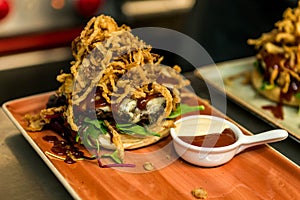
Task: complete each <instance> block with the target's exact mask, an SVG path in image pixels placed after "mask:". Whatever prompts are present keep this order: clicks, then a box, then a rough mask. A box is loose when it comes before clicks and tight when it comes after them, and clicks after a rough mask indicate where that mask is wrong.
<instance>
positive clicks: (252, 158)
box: [4, 93, 300, 200]
mask: <svg viewBox="0 0 300 200" xmlns="http://www.w3.org/2000/svg"><path fill="white" fill-rule="evenodd" d="M50 94H51V93H44V94H40V95H35V96H31V97H26V98H22V99H18V100H14V101H10V102H8V103H6V104H4V110H5V111H6V112H7V114H8V115H9V117H10V118H11V119H12V121H13V122H14V123H15V124H16V126H17V127H18V128H19V129H20V131H21V132H22V134H23V135H24V137H25V138H26V139H27V140H28V142H29V143H30V144H31V145H32V146H33V148H34V149H35V150H36V152H37V153H38V154H39V155H40V156H41V158H42V159H43V160H44V161H45V163H46V164H47V165H48V166H49V168H50V169H51V170H52V171H53V173H54V174H55V175H56V176H57V178H58V179H59V180H60V181H61V182H62V183H63V185H64V186H65V187H66V189H67V190H68V191H69V192H70V193H71V195H73V197H74V198H81V199H108V200H109V199H126V200H130V199H144V200H147V199H153V200H160V199H195V197H193V196H192V194H191V191H192V190H193V189H194V188H198V187H202V188H204V189H205V190H206V191H207V192H208V197H207V199H222V200H224V199H300V192H299V188H298V186H299V185H300V169H299V166H297V165H296V164H294V163H292V162H291V161H290V160H288V159H287V158H286V157H284V156H283V155H281V154H280V153H278V152H277V151H275V150H274V149H272V148H271V147H269V146H268V145H261V146H257V147H254V148H250V149H248V150H246V151H244V152H242V153H240V154H238V155H237V156H235V157H234V159H232V160H231V161H230V162H229V163H227V164H224V165H222V166H219V167H215V168H203V167H197V166H194V165H191V164H189V163H187V162H185V161H184V160H182V159H181V158H178V156H177V155H176V153H175V151H174V149H173V146H172V140H171V137H170V136H169V137H167V138H165V139H164V140H161V141H159V142H158V143H155V144H153V145H151V146H148V147H144V148H141V149H137V150H131V151H127V152H126V155H125V162H127V163H134V164H136V167H135V168H100V167H99V166H98V165H97V162H96V161H78V162H76V163H75V164H66V163H64V162H63V161H61V160H59V159H56V158H53V157H48V156H46V155H45V154H44V152H45V151H50V148H51V146H52V145H51V144H50V143H48V142H46V141H44V140H43V139H42V137H43V136H45V135H56V133H54V132H52V131H49V130H45V131H41V132H26V131H25V130H24V129H23V128H24V125H25V124H24V121H23V116H24V114H26V113H37V112H39V110H40V109H41V108H44V106H45V104H46V102H47V99H48V97H49V95H50ZM190 100H191V99H189V101H190ZM197 102H200V104H204V105H205V108H206V109H205V111H203V112H202V111H201V113H200V114H213V115H222V114H220V113H219V112H218V111H216V110H215V109H213V108H212V107H211V106H210V105H209V104H208V103H207V102H206V101H204V100H202V99H200V98H198V97H197ZM194 114H195V113H194ZM241 128H242V127H241ZM242 130H243V132H244V133H245V134H251V133H249V132H248V131H247V130H245V129H243V128H242ZM107 162H109V161H107ZM145 162H151V163H152V164H153V165H154V170H152V171H146V170H145V169H144V168H143V164H144V163H145Z"/></svg>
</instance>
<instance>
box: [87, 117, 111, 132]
mask: <svg viewBox="0 0 300 200" xmlns="http://www.w3.org/2000/svg"><path fill="white" fill-rule="evenodd" d="M84 122H85V123H88V124H90V125H93V126H95V127H96V128H97V129H98V130H100V132H101V133H102V134H105V133H107V127H106V126H105V124H104V121H102V120H98V119H90V118H88V117H86V118H84Z"/></svg>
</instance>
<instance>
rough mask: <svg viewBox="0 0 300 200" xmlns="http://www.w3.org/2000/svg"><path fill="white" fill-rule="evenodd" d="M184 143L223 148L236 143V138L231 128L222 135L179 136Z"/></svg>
mask: <svg viewBox="0 0 300 200" xmlns="http://www.w3.org/2000/svg"><path fill="white" fill-rule="evenodd" d="M178 137H179V138H180V139H181V140H182V141H184V142H186V143H189V144H192V145H195V146H199V147H223V146H228V145H231V144H233V143H235V141H236V136H235V134H234V132H233V131H232V130H231V129H230V128H226V129H224V130H223V131H222V133H211V134H207V135H199V136H178Z"/></svg>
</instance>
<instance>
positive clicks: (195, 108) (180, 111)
mask: <svg viewBox="0 0 300 200" xmlns="http://www.w3.org/2000/svg"><path fill="white" fill-rule="evenodd" d="M204 109H205V107H204V106H203V105H199V106H189V105H187V104H180V105H179V106H178V107H177V108H176V110H175V111H173V112H172V113H171V114H170V115H169V117H168V119H174V118H176V117H179V116H180V115H183V114H186V113H189V112H193V111H200V110H204Z"/></svg>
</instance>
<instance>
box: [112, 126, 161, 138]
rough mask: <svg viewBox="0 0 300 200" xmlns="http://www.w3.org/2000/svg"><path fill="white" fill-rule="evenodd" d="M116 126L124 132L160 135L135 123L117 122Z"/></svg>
mask: <svg viewBox="0 0 300 200" xmlns="http://www.w3.org/2000/svg"><path fill="white" fill-rule="evenodd" d="M116 127H117V128H118V129H119V130H120V131H122V132H125V133H126V134H139V135H153V136H157V137H160V134H158V133H156V132H153V131H150V130H148V129H147V128H145V127H143V126H140V125H136V124H117V125H116Z"/></svg>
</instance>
